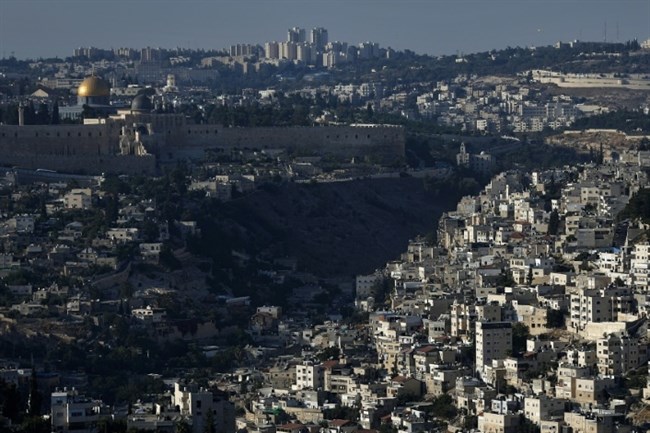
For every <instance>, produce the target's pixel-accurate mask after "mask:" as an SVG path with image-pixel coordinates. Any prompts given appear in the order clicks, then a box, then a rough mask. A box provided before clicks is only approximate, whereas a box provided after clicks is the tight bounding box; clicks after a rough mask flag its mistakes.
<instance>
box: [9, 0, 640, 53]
mask: <svg viewBox="0 0 650 433" xmlns="http://www.w3.org/2000/svg"><path fill="white" fill-rule="evenodd" d="M294 26H298V27H303V28H306V29H311V28H313V27H325V28H327V29H328V31H329V39H330V41H334V40H338V41H344V42H348V43H353V44H357V43H359V42H363V41H372V42H378V43H379V44H380V45H381V46H382V47H392V48H394V49H398V50H403V49H410V50H413V51H415V52H417V53H422V54H432V55H441V54H456V53H473V52H479V51H487V50H491V49H500V48H505V47H508V46H512V47H514V46H541V45H549V44H553V43H555V42H557V41H560V40H561V41H570V40H575V39H579V40H583V41H603V40H607V41H621V42H623V41H626V40H630V39H634V38H637V39H638V40H639V41H642V40H645V39H648V38H650V0H0V57H9V56H11V55H14V56H16V57H17V58H20V59H24V58H38V57H53V56H60V57H65V56H69V55H71V54H72V50H73V49H74V48H75V47H79V46H95V47H98V48H113V47H123V46H124V47H132V48H140V47H145V46H152V47H164V48H175V47H184V48H205V49H222V48H225V47H228V46H230V45H231V44H235V43H261V44H263V43H264V42H265V41H272V40H277V41H284V40H286V37H287V29H288V28H290V27H294Z"/></svg>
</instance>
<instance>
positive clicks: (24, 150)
mask: <svg viewBox="0 0 650 433" xmlns="http://www.w3.org/2000/svg"><path fill="white" fill-rule="evenodd" d="M118 153H119V127H117V125H114V124H100V125H26V126H15V125H0V165H3V166H18V167H21V168H27V169H39V168H42V169H48V170H56V171H66V172H73V173H86V174H94V173H102V172H104V173H154V172H155V169H156V158H155V157H154V156H153V155H147V156H144V157H137V156H130V155H119V154H118Z"/></svg>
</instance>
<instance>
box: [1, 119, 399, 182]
mask: <svg viewBox="0 0 650 433" xmlns="http://www.w3.org/2000/svg"><path fill="white" fill-rule="evenodd" d="M133 120H140V122H142V123H140V124H141V125H142V124H146V123H145V122H143V121H145V120H152V121H155V122H154V123H153V124H151V123H149V128H148V129H149V131H150V133H149V135H145V136H144V137H143V138H142V140H143V143H144V145H145V148H146V149H147V152H148V153H149V155H145V156H137V155H119V153H120V131H121V127H122V124H125V125H131V126H133V125H135V123H133ZM404 146H405V131H404V128H403V127H400V126H390V125H359V126H323V127H259V128H224V127H222V126H218V125H187V124H184V122H182V121H179V116H167V117H165V118H164V119H156V118H154V117H152V118H151V119H145V118H141V119H137V118H129V119H128V121H124V122H114V121H112V122H105V123H100V124H97V125H27V126H15V125H0V165H5V166H19V167H22V168H28V169H38V168H43V169H49V170H57V171H70V172H81V173H86V174H94V173H99V172H113V173H119V172H122V173H153V172H154V171H155V167H156V165H157V161H158V162H160V163H165V162H173V161H174V160H178V159H195V160H198V159H201V158H202V157H203V156H204V152H205V150H206V149H245V148H248V149H260V150H262V149H287V150H288V151H289V152H292V153H294V154H296V155H303V156H307V155H318V156H333V157H337V158H345V159H349V158H352V157H361V158H368V159H371V160H372V161H373V162H378V163H390V162H393V161H395V160H397V159H399V158H401V157H403V156H404Z"/></svg>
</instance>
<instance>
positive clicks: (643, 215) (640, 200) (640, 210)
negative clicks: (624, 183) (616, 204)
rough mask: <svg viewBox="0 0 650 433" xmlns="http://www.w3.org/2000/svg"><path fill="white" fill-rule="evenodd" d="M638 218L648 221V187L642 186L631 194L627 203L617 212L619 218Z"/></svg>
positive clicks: (649, 190)
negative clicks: (642, 187)
mask: <svg viewBox="0 0 650 433" xmlns="http://www.w3.org/2000/svg"><path fill="white" fill-rule="evenodd" d="M627 218H630V219H636V218H640V219H641V220H643V222H644V223H650V189H648V188H644V189H642V190H640V191H638V192H637V193H636V194H634V195H633V196H632V198H631V199H630V201H629V203H628V204H627V205H626V206H625V209H623V210H622V211H621V212H620V213H619V214H618V219H619V220H624V219H627Z"/></svg>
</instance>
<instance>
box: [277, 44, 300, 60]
mask: <svg viewBox="0 0 650 433" xmlns="http://www.w3.org/2000/svg"><path fill="white" fill-rule="evenodd" d="M280 58H281V59H287V60H297V59H298V44H297V43H295V42H282V43H281V44H280Z"/></svg>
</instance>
